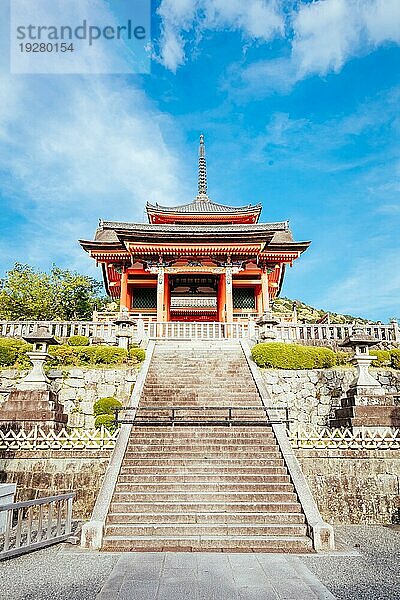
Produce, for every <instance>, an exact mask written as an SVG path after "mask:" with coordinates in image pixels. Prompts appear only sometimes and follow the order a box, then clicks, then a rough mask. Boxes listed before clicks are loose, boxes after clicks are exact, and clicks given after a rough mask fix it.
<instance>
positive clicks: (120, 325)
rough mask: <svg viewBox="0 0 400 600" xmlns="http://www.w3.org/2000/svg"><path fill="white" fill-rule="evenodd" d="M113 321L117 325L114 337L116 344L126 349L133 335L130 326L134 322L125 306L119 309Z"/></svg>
mask: <svg viewBox="0 0 400 600" xmlns="http://www.w3.org/2000/svg"><path fill="white" fill-rule="evenodd" d="M114 323H115V325H116V326H117V332H116V338H117V340H118V346H119V347H120V348H124V349H125V350H128V348H129V343H130V342H131V340H132V337H133V333H132V327H133V325H134V324H135V322H134V321H133V320H132V319H131V318H130V316H129V312H128V309H127V308H122V309H121V312H120V313H119V315H118V316H117V318H116V319H115V321H114Z"/></svg>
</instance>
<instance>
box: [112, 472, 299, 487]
mask: <svg viewBox="0 0 400 600" xmlns="http://www.w3.org/2000/svg"><path fill="white" fill-rule="evenodd" d="M155 480H157V482H158V483H160V484H162V483H169V482H170V483H188V484H189V483H190V484H191V485H193V484H196V483H197V482H198V481H203V482H206V484H207V485H208V484H210V483H215V484H222V485H225V484H227V483H233V484H235V483H236V482H237V483H254V484H257V485H260V484H264V483H279V482H282V483H287V482H288V481H289V475H288V474H287V473H282V474H276V473H271V474H269V475H247V474H246V473H239V474H237V473H235V474H230V475H215V474H209V475H207V474H204V473H203V474H200V473H196V474H191V475H180V474H179V473H169V474H167V475H162V474H160V473H158V474H156V473H153V474H144V473H142V474H137V473H131V472H130V471H129V469H124V470H122V469H121V472H120V474H119V477H118V482H119V483H121V484H122V483H140V484H143V485H146V484H147V483H153V482H154V481H155Z"/></svg>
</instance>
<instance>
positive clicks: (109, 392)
mask: <svg viewBox="0 0 400 600" xmlns="http://www.w3.org/2000/svg"><path fill="white" fill-rule="evenodd" d="M97 393H98V397H99V398H106V397H108V396H114V395H115V385H114V384H112V383H100V384H99V385H98V388H97Z"/></svg>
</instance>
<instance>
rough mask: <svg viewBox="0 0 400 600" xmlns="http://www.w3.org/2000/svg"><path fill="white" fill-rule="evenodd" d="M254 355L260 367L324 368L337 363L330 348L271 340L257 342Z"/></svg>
mask: <svg viewBox="0 0 400 600" xmlns="http://www.w3.org/2000/svg"><path fill="white" fill-rule="evenodd" d="M252 357H253V360H254V362H255V363H256V364H257V365H258V366H259V367H269V368H275V369H323V368H328V367H333V366H334V365H335V364H336V360H337V358H336V355H335V353H334V352H333V350H330V349H329V348H316V347H314V346H301V345H298V344H284V343H282V342H271V343H266V344H257V345H256V346H254V347H253V349H252Z"/></svg>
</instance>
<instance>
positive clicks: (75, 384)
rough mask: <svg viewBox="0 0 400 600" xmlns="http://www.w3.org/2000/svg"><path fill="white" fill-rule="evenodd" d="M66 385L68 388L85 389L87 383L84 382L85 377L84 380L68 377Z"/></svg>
mask: <svg viewBox="0 0 400 600" xmlns="http://www.w3.org/2000/svg"><path fill="white" fill-rule="evenodd" d="M64 385H65V386H67V387H71V388H83V387H85V381H84V379H83V377H82V378H72V377H68V379H65V381H64Z"/></svg>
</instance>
